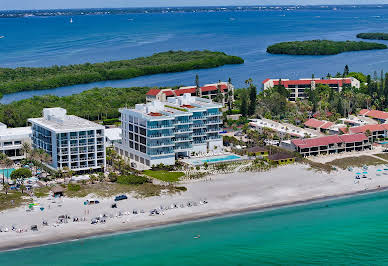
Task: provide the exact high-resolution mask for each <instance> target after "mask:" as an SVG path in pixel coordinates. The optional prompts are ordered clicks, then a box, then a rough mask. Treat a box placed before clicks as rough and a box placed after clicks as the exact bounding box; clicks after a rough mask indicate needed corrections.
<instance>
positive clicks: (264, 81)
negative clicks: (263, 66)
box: [262, 79, 271, 84]
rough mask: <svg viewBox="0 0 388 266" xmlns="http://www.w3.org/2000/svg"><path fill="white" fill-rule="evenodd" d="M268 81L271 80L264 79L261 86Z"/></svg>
mask: <svg viewBox="0 0 388 266" xmlns="http://www.w3.org/2000/svg"><path fill="white" fill-rule="evenodd" d="M269 80H271V79H265V80H263V82H262V83H263V84H265V83H267V82H268V81H269Z"/></svg>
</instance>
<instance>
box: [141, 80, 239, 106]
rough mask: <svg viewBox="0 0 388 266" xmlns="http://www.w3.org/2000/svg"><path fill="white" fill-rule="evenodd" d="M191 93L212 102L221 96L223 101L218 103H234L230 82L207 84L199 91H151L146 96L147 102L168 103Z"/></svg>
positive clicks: (195, 89)
mask: <svg viewBox="0 0 388 266" xmlns="http://www.w3.org/2000/svg"><path fill="white" fill-rule="evenodd" d="M186 93H189V94H190V95H191V96H198V97H202V98H207V99H210V100H213V101H215V100H217V95H221V98H222V99H218V102H220V103H222V105H225V104H227V103H229V102H231V103H233V102H234V87H233V85H232V84H231V83H228V82H219V83H215V84H206V85H205V86H203V87H200V88H199V90H197V87H196V86H188V87H180V88H179V89H176V90H173V89H150V90H149V92H148V93H147V94H146V100H147V102H153V101H156V100H157V101H161V102H167V99H168V98H170V97H176V96H182V95H183V94H186Z"/></svg>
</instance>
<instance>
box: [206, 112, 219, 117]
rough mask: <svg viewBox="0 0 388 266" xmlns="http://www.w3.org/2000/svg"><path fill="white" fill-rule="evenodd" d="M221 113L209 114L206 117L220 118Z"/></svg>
mask: <svg viewBox="0 0 388 266" xmlns="http://www.w3.org/2000/svg"><path fill="white" fill-rule="evenodd" d="M221 115H222V114H221V113H209V115H208V117H215V116H221Z"/></svg>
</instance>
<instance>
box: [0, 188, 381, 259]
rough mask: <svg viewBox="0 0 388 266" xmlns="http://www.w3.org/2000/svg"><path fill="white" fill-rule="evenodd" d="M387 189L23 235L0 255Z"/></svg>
mask: <svg viewBox="0 0 388 266" xmlns="http://www.w3.org/2000/svg"><path fill="white" fill-rule="evenodd" d="M385 191H388V186H385V187H380V188H375V189H370V190H363V191H357V192H349V193H342V194H336V195H329V196H322V197H315V198H310V199H305V200H298V201H292V202H285V203H278V204H267V205H254V206H250V207H247V208H240V209H236V210H228V211H225V210H220V211H214V212H211V213H204V214H194V215H186V216H182V217H179V218H175V219H170V220H168V221H155V222H146V223H144V224H140V225H136V224H135V225H131V224H124V225H120V226H112V228H104V229H103V228H100V230H98V229H99V228H97V227H96V230H95V231H93V232H84V233H77V234H74V235H67V236H58V235H50V236H45V237H43V239H41V240H39V241H36V240H34V241H28V240H27V239H24V240H23V241H22V242H23V243H22V244H8V245H2V246H0V255H1V253H2V252H8V251H15V250H20V249H26V248H34V247H40V246H46V245H55V244H60V243H64V242H70V241H78V240H84V239H90V238H95V237H106V236H112V235H119V234H126V233H133V232H136V231H142V230H147V229H156V228H159V227H165V226H174V225H179V224H182V223H188V222H196V221H202V220H208V219H217V218H223V217H228V216H234V215H244V214H249V213H254V212H264V211H272V210H276V209H281V208H286V207H295V206H300V205H307V204H313V203H323V202H326V201H332V200H338V199H344V198H349V197H355V196H361V195H367V194H373V193H379V192H385Z"/></svg>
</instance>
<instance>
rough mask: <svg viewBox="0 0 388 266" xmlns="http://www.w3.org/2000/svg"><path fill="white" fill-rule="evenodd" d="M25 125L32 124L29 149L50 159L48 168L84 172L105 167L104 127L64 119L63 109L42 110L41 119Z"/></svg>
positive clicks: (85, 121) (84, 121) (31, 119)
mask: <svg viewBox="0 0 388 266" xmlns="http://www.w3.org/2000/svg"><path fill="white" fill-rule="evenodd" d="M28 122H30V123H31V124H32V145H33V147H34V148H37V149H43V150H44V151H45V152H46V153H48V154H49V155H50V156H51V158H52V161H51V163H48V166H50V167H51V168H53V169H55V170H58V169H63V168H65V167H67V168H69V169H70V170H72V171H83V170H90V169H101V168H105V167H106V161H105V134H104V132H105V127H104V126H102V125H99V124H96V123H94V122H91V121H89V120H86V119H83V118H80V117H77V116H74V115H67V114H66V110H65V109H63V108H45V109H43V117H41V118H30V119H28Z"/></svg>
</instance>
